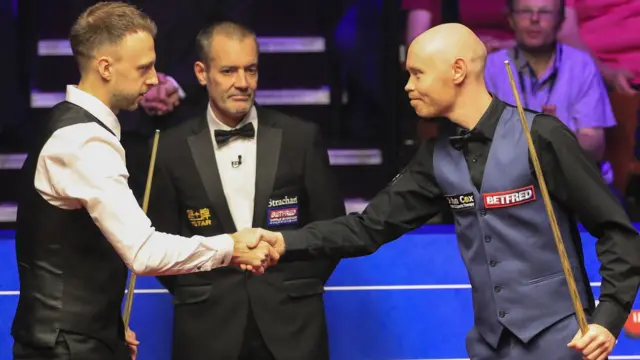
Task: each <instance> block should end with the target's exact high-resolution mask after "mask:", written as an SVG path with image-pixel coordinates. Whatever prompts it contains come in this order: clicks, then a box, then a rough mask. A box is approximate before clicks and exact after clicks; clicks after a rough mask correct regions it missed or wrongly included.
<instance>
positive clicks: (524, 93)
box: [516, 45, 562, 109]
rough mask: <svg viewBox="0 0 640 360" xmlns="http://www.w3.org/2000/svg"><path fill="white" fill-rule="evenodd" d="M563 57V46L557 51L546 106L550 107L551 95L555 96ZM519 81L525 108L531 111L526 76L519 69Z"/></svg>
mask: <svg viewBox="0 0 640 360" xmlns="http://www.w3.org/2000/svg"><path fill="white" fill-rule="evenodd" d="M517 51H518V50H517V48H516V54H518V56H519V52H517ZM561 56H562V45H559V46H558V47H557V50H556V56H555V59H554V60H553V73H552V74H551V76H550V79H549V90H548V91H547V100H546V101H545V102H544V104H543V106H544V105H549V100H550V99H551V94H553V90H554V89H555V87H556V80H557V79H558V73H559V72H560V57H561ZM518 80H519V82H520V92H521V93H522V99H523V100H524V107H525V108H527V109H531V108H530V107H529V100H528V96H527V87H526V86H524V75H523V74H522V70H520V69H518ZM529 84H531V82H529ZM531 88H532V91H533V86H531Z"/></svg>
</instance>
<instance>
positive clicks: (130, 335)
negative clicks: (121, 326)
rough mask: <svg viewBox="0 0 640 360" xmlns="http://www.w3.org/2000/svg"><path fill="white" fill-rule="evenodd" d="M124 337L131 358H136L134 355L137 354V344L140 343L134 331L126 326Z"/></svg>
mask: <svg viewBox="0 0 640 360" xmlns="http://www.w3.org/2000/svg"><path fill="white" fill-rule="evenodd" d="M124 338H125V340H126V341H127V346H129V352H130V353H131V360H136V357H137V356H138V345H139V344H140V341H138V340H137V339H136V333H134V332H133V331H131V329H129V328H127V331H126V333H125V337H124Z"/></svg>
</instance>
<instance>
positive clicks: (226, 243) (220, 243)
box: [201, 234, 234, 271]
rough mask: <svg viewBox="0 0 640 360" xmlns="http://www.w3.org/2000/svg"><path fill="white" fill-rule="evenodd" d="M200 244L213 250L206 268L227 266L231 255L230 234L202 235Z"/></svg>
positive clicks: (232, 243) (232, 245)
mask: <svg viewBox="0 0 640 360" xmlns="http://www.w3.org/2000/svg"><path fill="white" fill-rule="evenodd" d="M201 241H202V245H203V246H204V247H206V248H208V249H211V250H213V256H212V257H211V259H210V261H209V266H208V269H203V270H205V271H206V270H211V269H215V268H218V267H222V266H227V265H229V263H230V262H231V257H232V256H233V247H234V241H233V239H232V238H231V236H230V235H227V234H223V235H217V236H213V237H203V238H202V240H201Z"/></svg>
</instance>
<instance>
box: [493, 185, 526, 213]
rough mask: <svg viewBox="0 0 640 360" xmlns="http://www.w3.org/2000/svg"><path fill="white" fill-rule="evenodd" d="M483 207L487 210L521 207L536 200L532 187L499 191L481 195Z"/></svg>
mask: <svg viewBox="0 0 640 360" xmlns="http://www.w3.org/2000/svg"><path fill="white" fill-rule="evenodd" d="M482 198H483V199H484V207H485V208H487V209H495V208H503V207H510V206H516V205H522V204H525V203H528V202H530V201H533V200H535V199H536V192H535V189H534V188H533V185H529V186H525V187H523V188H520V189H514V190H507V191H500V192H494V193H487V194H482Z"/></svg>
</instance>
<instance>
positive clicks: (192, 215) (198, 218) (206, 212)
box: [187, 208, 211, 227]
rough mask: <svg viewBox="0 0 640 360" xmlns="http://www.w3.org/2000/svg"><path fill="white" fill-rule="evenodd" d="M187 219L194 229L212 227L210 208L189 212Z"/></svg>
mask: <svg viewBox="0 0 640 360" xmlns="http://www.w3.org/2000/svg"><path fill="white" fill-rule="evenodd" d="M187 219H189V222H190V223H191V225H193V226H194V227H202V226H210V225H211V210H210V209H209V208H202V209H198V210H191V209H190V210H187Z"/></svg>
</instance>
